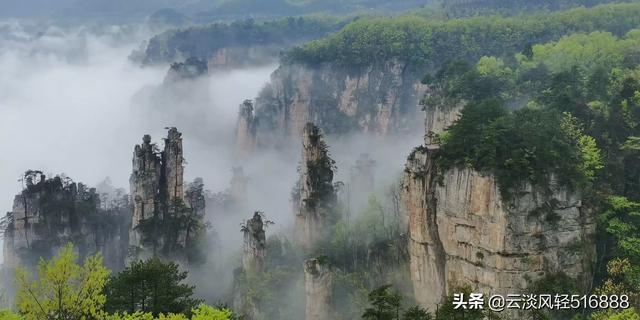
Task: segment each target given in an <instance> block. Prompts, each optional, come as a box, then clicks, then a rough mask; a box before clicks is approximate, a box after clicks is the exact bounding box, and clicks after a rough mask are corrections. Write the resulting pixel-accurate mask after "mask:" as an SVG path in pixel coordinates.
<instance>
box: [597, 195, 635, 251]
mask: <svg viewBox="0 0 640 320" xmlns="http://www.w3.org/2000/svg"><path fill="white" fill-rule="evenodd" d="M607 204H608V208H607V210H606V211H605V212H604V213H603V214H602V215H601V216H600V221H601V225H603V226H604V228H605V230H606V231H607V232H608V233H609V234H611V235H612V236H613V237H614V238H615V239H616V242H617V246H618V248H617V249H618V250H619V251H620V254H621V255H622V256H624V257H628V258H629V259H630V260H631V261H632V262H633V263H635V264H638V263H640V229H639V227H638V226H640V203H637V202H633V201H630V200H629V199H627V198H625V197H620V196H613V197H610V198H609V199H608V202H607Z"/></svg>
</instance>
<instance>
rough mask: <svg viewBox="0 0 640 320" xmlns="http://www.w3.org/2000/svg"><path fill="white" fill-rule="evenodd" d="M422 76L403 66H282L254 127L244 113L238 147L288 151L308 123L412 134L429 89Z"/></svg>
mask: <svg viewBox="0 0 640 320" xmlns="http://www.w3.org/2000/svg"><path fill="white" fill-rule="evenodd" d="M424 74H425V71H424V70H416V69H415V68H410V67H408V66H407V64H406V63H404V62H401V61H387V62H384V63H382V64H379V65H372V66H369V67H366V68H363V69H353V70H349V69H345V68H344V67H343V66H334V65H332V64H323V65H320V66H316V67H309V66H303V65H298V64H295V65H283V66H281V67H280V68H279V69H278V70H276V71H275V72H274V73H273V74H272V75H271V81H270V83H269V84H268V85H267V86H266V87H265V89H264V90H263V91H262V92H261V93H260V95H259V96H258V98H257V99H256V101H255V109H254V110H253V114H252V118H251V120H252V121H251V122H250V123H253V125H250V126H247V125H245V124H244V123H243V116H244V114H243V113H242V112H241V115H240V119H241V120H240V122H239V124H241V125H239V126H238V134H237V138H238V144H239V145H243V146H244V145H257V146H285V145H286V144H288V143H290V142H291V141H296V140H298V137H299V136H300V134H301V133H302V131H303V130H304V127H305V124H306V123H307V122H313V123H315V124H316V125H318V126H321V127H322V128H323V129H324V130H325V131H326V132H327V133H331V134H334V133H348V132H368V133H376V134H388V133H393V132H402V131H407V132H410V131H411V129H413V128H417V126H419V125H420V123H419V121H416V120H419V118H418V117H416V115H418V110H417V108H415V106H416V105H417V103H418V101H419V100H420V98H421V97H422V95H423V94H424V92H425V91H426V89H427V87H426V86H425V85H422V84H421V83H420V80H421V79H422V77H423V76H424ZM245 119H247V117H245ZM247 137H252V138H249V139H248V138H247Z"/></svg>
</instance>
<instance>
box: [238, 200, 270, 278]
mask: <svg viewBox="0 0 640 320" xmlns="http://www.w3.org/2000/svg"><path fill="white" fill-rule="evenodd" d="M242 233H243V235H244V242H243V246H242V252H243V254H242V267H243V269H244V270H245V271H250V272H261V271H262V270H263V268H264V259H265V257H266V253H267V244H266V242H267V238H266V236H265V232H264V222H263V221H262V216H261V215H260V212H255V213H254V214H253V218H251V219H249V220H248V221H247V222H245V224H244V225H243V226H242Z"/></svg>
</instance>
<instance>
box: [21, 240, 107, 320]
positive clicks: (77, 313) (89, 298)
mask: <svg viewBox="0 0 640 320" xmlns="http://www.w3.org/2000/svg"><path fill="white" fill-rule="evenodd" d="M77 260H78V255H77V254H76V253H75V252H74V248H73V245H71V244H68V245H66V246H65V247H63V248H62V249H61V250H60V252H59V253H58V255H57V256H56V257H55V258H53V259H51V260H50V261H44V260H41V261H40V263H39V265H38V279H37V280H33V281H32V280H30V279H29V275H28V272H27V271H26V270H25V269H22V268H19V269H18V270H17V271H16V278H17V284H18V293H17V297H16V304H17V307H18V312H19V313H20V315H22V316H23V317H24V319H25V320H49V319H98V318H100V317H102V316H104V312H103V311H102V309H103V306H104V304H105V301H106V296H105V294H104V287H105V284H106V282H107V279H108V277H109V270H107V269H106V268H105V267H104V266H103V265H102V257H101V256H100V255H94V256H90V257H88V258H87V259H86V260H85V262H84V265H82V266H80V265H78V264H77Z"/></svg>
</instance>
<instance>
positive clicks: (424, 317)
mask: <svg viewBox="0 0 640 320" xmlns="http://www.w3.org/2000/svg"><path fill="white" fill-rule="evenodd" d="M402 319H403V320H432V319H433V317H432V316H431V314H430V313H429V312H428V311H427V310H426V309H423V308H420V306H413V307H411V308H409V309H408V310H407V311H405V312H404V316H403V317H402Z"/></svg>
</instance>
